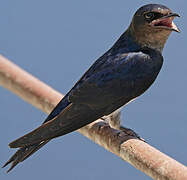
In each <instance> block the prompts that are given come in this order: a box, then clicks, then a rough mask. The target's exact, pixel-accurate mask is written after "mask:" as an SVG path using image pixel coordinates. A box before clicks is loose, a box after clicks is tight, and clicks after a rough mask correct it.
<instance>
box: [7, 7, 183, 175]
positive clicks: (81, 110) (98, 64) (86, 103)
mask: <svg viewBox="0 0 187 180" xmlns="http://www.w3.org/2000/svg"><path fill="white" fill-rule="evenodd" d="M175 17H180V16H179V14H177V13H173V12H172V10H171V9H169V8H168V7H166V6H165V5H161V4H147V5H144V6H142V7H140V8H139V9H138V10H137V11H136V12H135V14H134V16H133V18H132V21H131V23H130V25H129V26H128V28H127V30H126V31H125V32H124V33H123V34H122V35H121V36H120V38H119V39H118V40H117V41H116V42H115V43H114V44H113V46H112V47H111V48H110V49H109V50H107V51H106V52H105V53H104V54H103V55H102V56H101V57H99V58H98V59H97V60H96V61H95V62H94V63H93V65H92V66H91V67H90V68H89V69H88V70H87V71H86V72H85V73H84V74H83V76H82V77H81V78H80V80H79V81H78V82H77V83H76V84H75V85H74V86H73V87H72V89H71V90H70V91H69V92H68V93H67V94H66V95H65V96H64V97H63V98H62V99H61V101H60V102H59V103H58V104H57V106H56V107H55V108H54V109H53V110H52V112H51V113H50V114H49V116H48V117H47V118H46V119H45V121H44V122H43V124H42V125H41V126H39V127H38V128H36V129H34V130H33V131H32V132H29V133H28V134H26V135H24V136H22V137H20V138H18V139H16V140H15V141H13V142H11V143H10V144H9V146H10V148H19V149H18V150H17V152H16V153H15V154H14V155H13V156H12V157H11V158H10V159H9V160H8V161H7V162H6V163H5V165H4V166H3V167H5V166H7V165H8V164H9V163H12V164H11V167H10V168H9V169H8V171H7V172H9V171H10V170H12V169H13V168H14V167H15V166H16V165H17V164H18V163H20V162H22V161H24V160H25V159H27V158H28V157H29V156H31V155H32V154H33V153H35V152H36V151H37V150H39V149H40V148H41V147H43V146H44V145H45V144H47V143H48V142H49V141H50V140H51V139H54V138H56V137H59V136H63V135H65V134H68V133H70V132H72V131H75V130H77V129H79V128H81V127H83V126H85V125H87V124H89V123H91V122H93V121H95V120H97V119H98V118H102V117H104V116H107V115H110V114H112V113H114V112H117V111H118V109H119V108H121V107H122V106H124V105H126V104H128V103H129V102H131V101H132V100H134V99H136V98H137V97H139V96H140V95H142V94H143V93H144V92H145V91H146V90H147V89H148V88H149V87H150V86H151V85H152V84H153V82H154V81H155V79H156V78H157V76H158V74H159V72H160V70H161V67H162V64H163V56H162V51H163V48H164V45H165V43H166V41H167V39H168V37H169V35H170V34H171V32H172V31H175V32H180V30H179V29H178V27H177V26H176V25H175V24H174V22H173V20H174V18H175ZM118 115H119V113H117V116H118ZM114 119H115V118H114ZM118 124H119V123H118ZM124 130H127V129H124ZM135 135H136V134H135Z"/></svg>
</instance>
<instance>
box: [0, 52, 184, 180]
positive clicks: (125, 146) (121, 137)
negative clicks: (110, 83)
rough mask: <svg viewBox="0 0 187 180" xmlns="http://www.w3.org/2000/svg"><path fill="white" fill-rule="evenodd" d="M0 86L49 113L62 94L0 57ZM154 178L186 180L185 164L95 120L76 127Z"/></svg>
mask: <svg viewBox="0 0 187 180" xmlns="http://www.w3.org/2000/svg"><path fill="white" fill-rule="evenodd" d="M0 85H1V86H3V87H5V88H7V89H8V90H10V91H12V92H13V93H15V94H16V95H18V96H19V97H21V98H22V99H24V100H25V101H27V102H28V103H30V104H32V105H33V106H35V107H37V108H39V109H40V110H42V111H43V112H45V113H47V114H49V113H50V112H51V111H52V109H53V108H54V107H55V105H56V104H57V103H58V102H59V101H60V100H61V98H62V97H63V95H62V94H60V93H59V92H57V91H55V90H54V89H52V88H51V87H49V86H48V85H46V84H45V83H43V82H41V81H40V80H38V79H37V78H35V77H33V76H32V75H31V74H29V73H27V72H25V71H24V70H22V69H21V68H19V67H18V66H16V65H15V64H13V63H12V62H10V61H9V60H7V59H6V58H4V57H3V56H0ZM78 132H80V133H81V134H83V135H84V136H86V137H88V138H89V139H91V140H92V141H94V142H95V143H97V144H99V145H101V146H103V147H104V148H105V149H107V150H108V151H110V152H112V153H114V154H116V155H117V156H119V157H120V158H122V159H123V160H125V161H127V162H129V163H130V164H132V165H133V166H134V167H135V168H137V169H139V170H141V171H142V172H144V173H146V174H147V175H148V176H150V177H152V178H153V179H159V180H187V167H186V166H184V165H182V164H180V163H179V162H177V161H175V160H174V159H172V158H170V157H168V156H167V155H165V154H163V153H161V152H160V151H158V150H157V149H155V148H154V147H151V146H150V145H148V144H147V143H145V142H143V141H140V140H138V139H135V138H132V137H130V136H127V135H126V134H125V133H123V132H122V131H119V130H115V129H113V128H111V127H110V126H109V125H108V124H107V123H106V122H104V121H102V120H97V121H95V122H93V123H91V124H89V125H87V126H85V127H83V128H81V129H79V130H78Z"/></svg>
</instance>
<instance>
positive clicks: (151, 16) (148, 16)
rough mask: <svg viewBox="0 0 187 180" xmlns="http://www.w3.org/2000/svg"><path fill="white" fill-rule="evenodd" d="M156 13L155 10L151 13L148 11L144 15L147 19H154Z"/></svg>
mask: <svg viewBox="0 0 187 180" xmlns="http://www.w3.org/2000/svg"><path fill="white" fill-rule="evenodd" d="M154 16H155V15H154V13H153V12H149V13H146V14H145V15H144V17H145V18H146V19H149V20H152V19H153V18H154Z"/></svg>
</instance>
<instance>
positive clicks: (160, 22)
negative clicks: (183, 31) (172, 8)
mask: <svg viewBox="0 0 187 180" xmlns="http://www.w3.org/2000/svg"><path fill="white" fill-rule="evenodd" d="M175 17H180V15H179V14H177V13H170V14H168V15H166V16H163V17H161V18H159V19H156V20H153V21H152V22H151V25H152V26H154V27H155V28H159V29H168V30H171V31H175V32H180V30H179V28H178V27H177V26H176V25H175V23H174V22H173V19H174V18H175Z"/></svg>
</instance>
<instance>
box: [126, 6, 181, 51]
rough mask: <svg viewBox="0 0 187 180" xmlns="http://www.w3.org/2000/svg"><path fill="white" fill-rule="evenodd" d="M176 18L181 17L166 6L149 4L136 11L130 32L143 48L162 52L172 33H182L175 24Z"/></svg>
mask: <svg viewBox="0 0 187 180" xmlns="http://www.w3.org/2000/svg"><path fill="white" fill-rule="evenodd" d="M175 17H180V16H179V15H178V14H177V13H173V12H172V11H171V10H170V9H169V8H168V7H166V6H163V5H160V4H148V5H145V6H143V7H141V8H139V9H138V10H137V11H136V13H135V14H134V16H133V19H132V22H131V24H130V26H129V30H130V32H131V34H132V35H133V37H134V38H135V40H136V42H137V43H139V44H140V45H141V46H146V47H150V48H153V49H157V50H160V51H162V49H163V47H164V44H165V42H166V40H167V39H168V37H169V35H170V33H171V32H172V31H175V32H180V30H179V29H178V28H177V26H176V25H175V24H174V22H173V19H174V18H175Z"/></svg>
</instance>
